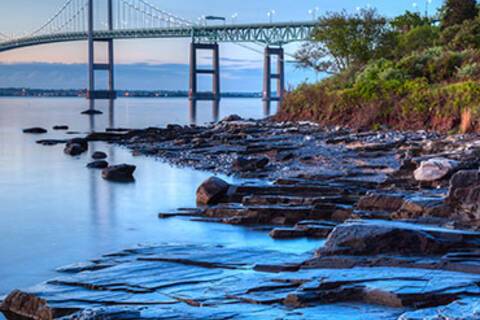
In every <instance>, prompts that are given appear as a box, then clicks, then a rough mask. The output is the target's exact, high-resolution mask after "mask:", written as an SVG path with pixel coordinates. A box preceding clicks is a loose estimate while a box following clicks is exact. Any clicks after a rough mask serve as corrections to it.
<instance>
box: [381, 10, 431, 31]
mask: <svg viewBox="0 0 480 320" xmlns="http://www.w3.org/2000/svg"><path fill="white" fill-rule="evenodd" d="M390 24H391V25H392V27H393V29H394V30H395V31H397V32H400V33H406V32H409V31H411V30H412V29H413V28H416V27H420V26H425V25H430V24H431V21H430V19H429V18H426V17H422V16H421V15H420V14H419V13H417V12H410V11H408V10H407V11H406V12H405V13H404V14H402V15H400V16H398V17H395V18H394V19H393V20H392V21H391V22H390Z"/></svg>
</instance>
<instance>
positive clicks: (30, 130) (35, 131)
mask: <svg viewBox="0 0 480 320" xmlns="http://www.w3.org/2000/svg"><path fill="white" fill-rule="evenodd" d="M23 133H32V134H43V133H47V130H46V129H44V128H40V127H33V128H27V129H23Z"/></svg>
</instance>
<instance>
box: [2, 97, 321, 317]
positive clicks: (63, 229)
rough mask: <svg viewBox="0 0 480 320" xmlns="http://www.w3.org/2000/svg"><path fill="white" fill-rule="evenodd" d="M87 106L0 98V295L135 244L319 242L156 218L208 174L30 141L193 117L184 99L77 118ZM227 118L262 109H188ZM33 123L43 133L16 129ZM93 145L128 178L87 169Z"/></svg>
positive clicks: (185, 200) (139, 102)
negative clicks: (130, 169)
mask: <svg viewBox="0 0 480 320" xmlns="http://www.w3.org/2000/svg"><path fill="white" fill-rule="evenodd" d="M86 106H87V102H86V101H85V100H84V99H81V98H0V279H1V280H0V296H1V295H4V294H6V293H8V292H9V291H11V290H12V289H14V288H20V289H22V288H23V289H25V288H28V287H29V286H32V285H35V284H38V283H41V282H43V281H46V280H48V279H51V278H53V277H55V276H56V275H58V274H56V273H55V269H56V268H58V267H61V266H64V265H68V264H71V263H76V262H83V261H87V260H89V259H93V258H96V257H98V256H100V255H102V254H105V253H109V252H113V251H118V250H122V249H126V248H131V247H135V246H137V245H140V244H162V243H180V244H185V245H188V244H193V243H195V244H197V243H219V244H224V245H228V246H240V247H263V248H273V249H277V250H282V251H285V252H305V251H309V250H312V249H314V248H317V247H319V246H320V242H319V241H314V240H295V241H286V242H285V241H275V240H272V239H271V238H270V237H268V235H267V234H266V232H264V231H263V232H259V231H253V230H251V229H248V228H243V227H238V226H229V225H222V224H212V223H201V222H191V221H187V220H185V219H180V218H178V219H177V218H174V219H166V220H160V219H158V218H157V215H158V213H159V212H165V211H169V210H173V209H176V208H179V207H192V206H194V205H195V190H196V188H197V187H198V185H199V184H200V183H201V182H202V181H203V180H205V179H206V178H208V177H209V176H211V173H208V172H200V171H195V170H192V169H185V168H175V167H172V166H170V165H168V164H165V163H162V162H161V161H159V160H156V159H153V158H148V157H133V156H132V155H131V154H130V152H129V151H128V150H126V149H124V148H122V147H116V146H111V145H108V144H104V143H94V144H91V147H90V150H89V153H88V154H84V155H82V156H80V157H77V158H72V157H70V156H67V155H65V154H64V153H63V145H57V146H48V147H47V146H41V145H39V144H36V143H35V142H36V140H38V139H45V138H61V139H65V138H72V137H75V135H67V134H66V133H65V132H59V131H53V130H51V128H52V126H54V125H68V126H69V127H70V130H73V131H78V132H81V133H83V134H84V133H86V132H89V131H91V130H103V129H105V128H106V127H117V128H118V127H123V128H144V127H148V126H159V127H162V126H165V125H167V124H169V123H177V124H189V123H191V121H192V116H191V113H190V109H189V102H188V101H187V100H186V99H174V98H165V99H163V98H155V99H146V98H125V99H118V100H117V101H116V102H115V105H114V107H113V110H114V112H113V113H110V112H109V110H111V108H110V107H109V106H108V105H107V104H106V103H104V104H102V103H100V104H99V105H98V106H97V107H98V109H100V110H102V111H104V114H103V115H100V116H96V117H93V118H92V117H88V116H84V115H80V112H81V111H83V110H85V109H86ZM216 111H218V114H216V113H217V112H216ZM271 111H272V112H274V111H275V108H274V107H273V108H272V110H271ZM229 114H238V115H240V116H242V117H249V118H261V117H263V116H264V110H263V106H262V102H261V101H260V100H259V99H223V100H222V102H221V104H220V106H219V109H218V110H215V108H212V104H211V103H210V102H202V103H199V104H198V105H197V108H196V123H197V124H204V123H207V122H211V121H213V120H215V118H220V119H221V118H223V117H225V116H227V115H229ZM33 126H40V127H44V128H46V129H48V131H49V132H48V133H47V134H44V135H29V134H24V133H22V129H23V128H27V127H33ZM79 136H82V134H79ZM94 151H105V152H106V153H107V154H108V155H109V159H108V161H109V162H110V163H113V164H118V163H131V164H135V165H136V166H137V171H136V173H135V177H136V182H135V183H132V184H116V183H110V182H107V181H104V180H103V179H102V178H101V177H100V172H99V171H96V170H90V169H87V168H86V167H85V165H86V164H87V163H88V162H89V161H90V155H91V153H93V152H94ZM224 178H226V177H224ZM226 179H229V180H230V181H231V180H232V179H231V178H226ZM0 317H1V316H0Z"/></svg>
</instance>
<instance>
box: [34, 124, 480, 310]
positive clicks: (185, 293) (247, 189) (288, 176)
mask: <svg viewBox="0 0 480 320" xmlns="http://www.w3.org/2000/svg"><path fill="white" fill-rule="evenodd" d="M477 139H478V136H476V135H463V136H460V135H458V136H446V135H437V134H434V133H426V132H398V131H386V132H354V131H350V130H345V129H338V128H336V129H325V128H321V127H319V126H317V125H313V124H307V123H303V124H295V123H274V122H270V121H268V120H261V121H245V120H243V119H240V118H239V117H234V116H232V117H229V118H227V119H225V120H223V121H222V122H220V123H219V124H215V125H210V126H207V127H197V126H184V127H183V126H178V125H170V126H168V127H167V128H164V129H160V128H149V129H145V130H129V131H123V130H122V131H121V132H120V131H119V132H115V130H109V131H107V132H98V133H92V134H89V135H88V136H87V137H86V141H87V142H92V141H104V142H110V143H115V144H119V145H122V146H124V147H127V148H128V149H130V150H131V151H132V152H133V153H134V154H135V155H147V156H154V157H156V158H160V159H163V160H164V161H166V162H168V163H170V164H173V165H176V166H187V167H192V168H195V169H199V170H210V171H211V170H213V171H216V172H221V173H228V172H229V173H234V174H235V175H237V176H239V177H242V178H246V179H253V180H258V181H263V182H264V183H261V184H258V183H249V182H246V183H242V184H240V185H231V184H227V185H224V184H222V182H219V181H214V183H212V181H210V182H208V181H207V182H206V183H205V184H203V185H202V186H201V187H200V188H199V191H198V192H197V200H199V202H201V203H202V204H204V205H199V206H198V207H197V208H191V209H182V210H179V211H174V212H165V213H160V218H162V219H167V218H172V217H175V216H182V217H185V216H186V217H187V218H188V217H190V218H191V219H192V220H193V221H204V222H215V223H227V224H233V225H245V226H249V227H253V228H257V229H262V230H264V232H269V233H270V235H271V236H272V237H273V238H275V239H283V240H284V241H288V239H294V238H313V239H325V245H324V246H321V247H319V248H318V250H317V252H316V253H315V255H314V256H311V257H303V258H302V259H301V260H300V261H299V260H295V259H290V258H291V257H288V256H286V255H285V254H279V253H276V254H277V255H276V254H275V253H272V252H270V253H269V252H268V251H265V250H260V249H259V251H258V252H256V253H251V252H248V251H247V252H244V251H242V250H240V249H238V250H231V249H228V248H222V247H217V248H216V249H215V248H213V247H210V248H209V249H207V250H206V251H205V249H204V248H203V249H202V248H198V247H190V248H188V247H187V248H185V247H183V248H182V247H180V248H179V247H175V248H169V249H168V250H167V249H166V248H162V247H152V248H144V249H142V250H125V251H124V252H123V253H118V254H114V255H108V256H105V257H103V258H101V259H97V260H95V261H92V262H90V263H88V264H84V265H83V267H81V268H78V267H77V268H70V269H68V268H67V269H65V270H67V271H65V272H70V273H71V274H72V275H70V276H66V279H67V280H65V281H60V282H59V281H54V282H49V283H47V285H46V286H45V287H44V288H41V289H39V290H38V291H37V292H35V293H37V294H39V295H40V296H41V297H44V298H46V300H47V302H48V301H56V302H53V305H54V307H56V308H62V306H64V305H66V304H67V305H70V304H72V301H75V300H76V299H78V296H79V295H83V296H84V295H85V294H86V295H87V296H89V295H91V296H92V297H94V296H96V295H97V294H98V292H99V290H100V292H102V295H103V297H104V298H102V299H106V300H104V302H99V301H97V302H96V303H93V301H90V302H89V301H87V300H85V301H83V302H81V303H78V304H79V305H81V306H82V308H80V309H94V311H89V312H93V314H101V313H102V312H103V313H104V314H110V315H112V314H114V313H115V312H119V308H120V309H121V310H123V311H121V312H122V314H123V315H124V316H128V314H130V315H131V317H132V319H140V318H141V319H148V318H149V315H150V316H151V315H152V312H153V314H155V313H158V312H162V313H163V312H166V309H165V307H162V306H165V305H168V306H171V305H174V306H175V307H174V308H173V309H175V311H174V313H173V314H174V315H175V316H177V317H181V316H182V315H183V316H185V315H192V316H193V315H194V314H195V313H197V312H198V314H199V315H200V313H203V316H205V315H207V316H213V315H214V314H216V313H215V312H218V310H219V309H220V310H222V312H227V309H225V308H227V306H229V305H230V306H231V305H232V304H233V305H235V306H238V307H239V308H240V309H242V308H245V310H242V311H244V312H245V314H249V315H251V316H253V315H258V314H259V313H258V312H267V314H276V315H277V316H278V315H286V314H288V313H289V311H288V310H291V309H292V308H293V310H299V311H298V312H299V313H302V314H303V315H304V316H305V315H308V314H309V312H318V310H319V309H321V308H322V307H323V306H325V305H331V306H333V305H335V304H336V303H341V302H343V303H346V302H348V303H350V304H352V305H358V304H359V305H361V306H362V308H365V309H366V312H367V313H368V312H373V313H371V314H370V316H371V319H375V316H374V314H375V313H376V312H378V313H377V314H380V313H382V316H386V315H387V316H388V318H389V319H390V318H391V319H393V318H397V317H400V316H401V315H403V316H402V317H403V318H402V319H423V318H425V319H426V318H427V317H428V316H429V315H431V314H434V313H436V312H438V311H439V310H440V309H442V308H444V307H445V306H447V305H448V306H449V308H451V309H452V310H453V312H458V311H459V310H460V309H459V308H460V306H461V305H462V304H464V305H467V306H469V307H465V308H464V309H465V310H462V312H464V313H465V314H468V312H474V311H475V308H476V307H475V306H476V302H475V297H476V296H477V295H478V294H479V293H477V290H476V289H475V288H476V283H478V281H480V280H479V274H480V268H478V267H477V265H478V264H479V262H480V260H479V259H480V254H477V250H478V249H479V248H480V245H479V244H480V233H477V232H476V230H478V229H479V228H478V224H476V223H477V220H476V215H475V211H473V213H472V208H471V205H470V204H469V203H468V202H469V201H471V197H472V196H473V194H469V196H468V197H463V196H462V195H463V194H464V193H465V192H467V193H468V192H470V191H471V190H470V189H475V188H476V186H477V182H478V181H480V180H475V179H477V176H476V172H478V164H479V159H480V158H479V153H477V149H480V145H479V144H478V143H477V142H476V141H477ZM432 160H436V162H435V161H433V164H432ZM440 160H442V161H440ZM429 161H430V162H429ZM420 169H421V170H420ZM419 170H420V171H419ZM459 175H460V177H459ZM467 180H468V181H469V185H465V184H462V182H463V181H467ZM202 188H203V191H202ZM475 190H476V189H475ZM456 191H458V192H456ZM473 191H474V190H473ZM469 205H470V207H469ZM473 210H475V209H473ZM467 227H468V230H467ZM280 245H281V242H280ZM215 250H219V251H215ZM209 251H211V252H209ZM215 252H216V253H215ZM269 254H273V255H274V256H275V258H274V257H273V256H272V257H271V258H267V256H268V255H269ZM147 264H148V268H147V271H145V272H146V273H145V272H144V271H142V270H145V269H144V268H145V267H147ZM126 266H128V268H127V269H128V270H129V271H128V277H127V274H126V273H125V274H124V272H125V270H124V268H125V267H126ZM173 267H175V268H177V269H178V270H181V272H182V273H190V272H199V273H198V277H197V278H196V279H195V283H191V282H188V281H187V278H184V277H185V276H186V274H183V275H178V277H177V280H179V281H180V282H182V281H187V282H188V283H184V282H182V284H176V285H175V287H177V286H178V290H179V291H178V292H176V293H175V295H172V292H170V289H165V288H169V286H166V285H167V283H168V281H169V279H164V278H162V277H161V276H160V275H159V273H158V272H159V270H162V269H163V268H167V269H165V270H171V269H170V268H173ZM209 270H210V271H211V270H213V271H212V272H214V273H215V274H217V276H218V278H217V279H216V280H212V279H211V278H209V277H210V276H209V275H208V272H207V271H209ZM232 270H233V271H232ZM342 270H343V271H342ZM347 270H350V271H347ZM433 270H435V275H436V276H435V277H434V278H432V279H430V277H431V276H432V271H433ZM86 271H89V272H86ZM210 271H209V272H210ZM338 272H341V274H342V276H341V279H340V278H339V275H338ZM452 272H453V273H452ZM373 275H375V276H374V277H375V280H372V276H373ZM232 276H233V277H235V278H236V279H238V280H237V285H238V287H236V286H235V285H234V284H233V283H230V284H225V285H224V286H222V288H223V290H221V292H220V291H218V290H217V289H215V287H216V286H218V285H219V283H217V282H216V281H220V283H228V281H227V279H229V278H230V277H232ZM109 277H111V279H113V278H116V279H124V281H125V283H123V284H121V285H114V284H113V283H111V280H109ZM145 277H146V278H145ZM455 277H458V279H457V280H455V279H454V278H455ZM299 278H301V279H303V281H301V282H295V281H294V279H297V280H298V279H299ZM319 278H320V279H323V280H322V281H321V282H320V283H318V280H317V279H319ZM142 279H145V280H142ZM182 279H183V280H182ZM209 279H210V280H209ZM219 279H220V280H219ZM427 279H428V280H427ZM446 279H449V281H445V280H446ZM460 280H461V281H460ZM162 281H163V284H160V285H159V284H157V285H156V286H155V285H154V283H157V282H162ZM459 281H460V282H461V283H462V285H461V288H460V287H459V285H460V282H459ZM138 282H142V284H141V286H139V284H138ZM143 282H144V283H143ZM200 283H201V285H199V284H200ZM279 283H283V285H279ZM415 283H420V284H421V285H419V286H416V285H415ZM209 284H210V285H209ZM275 284H276V285H275ZM287 284H288V285H287ZM405 286H408V287H411V289H409V290H407V291H405V289H404V288H405ZM207 288H208V291H209V292H211V294H213V296H211V294H202V292H205V291H204V290H206V289H207ZM459 288H460V289H459ZM42 290H44V291H42ZM65 290H66V292H70V293H69V295H70V300H71V301H70V302H69V299H68V298H65V297H64V298H63V299H62V300H61V301H59V300H58V299H57V298H56V297H57V296H58V295H59V294H60V293H61V292H64V291H65ZM84 290H87V291H84ZM138 290H140V291H141V290H147V291H148V292H150V293H152V294H153V293H154V296H158V294H160V295H166V296H169V297H170V298H171V299H169V300H168V301H163V302H161V301H156V300H155V299H153V297H150V296H149V295H145V292H143V293H142V292H138ZM165 290H166V291H165ZM199 290H200V291H199ZM118 291H120V292H124V294H120V296H117V293H116V292H118ZM222 292H223V293H222ZM180 293H181V294H180ZM179 294H180V295H179ZM67 296H68V295H67ZM75 297H77V298H75ZM172 297H173V298H172ZM108 299H113V300H108ZM125 299H127V300H125ZM129 299H134V300H135V299H136V300H135V303H133V304H130V303H127V301H128V300H129ZM152 299H153V300H152ZM212 299H213V300H212ZM265 299H266V300H265ZM107 300H108V301H110V303H113V302H114V301H115V302H114V305H116V306H117V307H113V308H111V307H107V305H108V303H107V305H106V304H105V303H106V302H108V301H107ZM140 305H149V307H147V308H145V310H143V309H139V308H140V307H139V306H140ZM200 306H203V307H202V308H200V309H202V311H201V312H200V311H199V309H198V308H199V307H200ZM257 306H263V307H262V311H260V310H258V307H257ZM190 308H194V310H187V309H190ZM195 308H196V309H195ZM392 308H393V310H391V309H392ZM214 310H216V311H214ZM415 310H417V311H415ZM442 310H443V309H442ZM77 311H78V312H80V313H84V314H85V312H87V311H79V310H75V312H77ZM374 311H375V312H374ZM227 313H228V312H227ZM125 314H127V315H125ZM132 314H133V315H132ZM224 315H225V314H224ZM230 315H231V316H232V317H233V318H235V317H240V316H241V315H242V313H241V311H238V312H237V313H234V314H233V315H232V314H230ZM422 317H423V318H422ZM127 318H128V317H127ZM381 318H382V317H378V319H381ZM383 318H385V317H383ZM87 319H88V317H87Z"/></svg>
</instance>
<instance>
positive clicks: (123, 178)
mask: <svg viewBox="0 0 480 320" xmlns="http://www.w3.org/2000/svg"><path fill="white" fill-rule="evenodd" d="M136 168H137V167H136V166H133V165H129V164H119V165H116V166H109V167H107V168H105V169H103V171H102V177H103V178H104V179H105V180H109V181H117V182H132V181H134V180H135V178H134V177H133V173H134V172H135V169H136Z"/></svg>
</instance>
